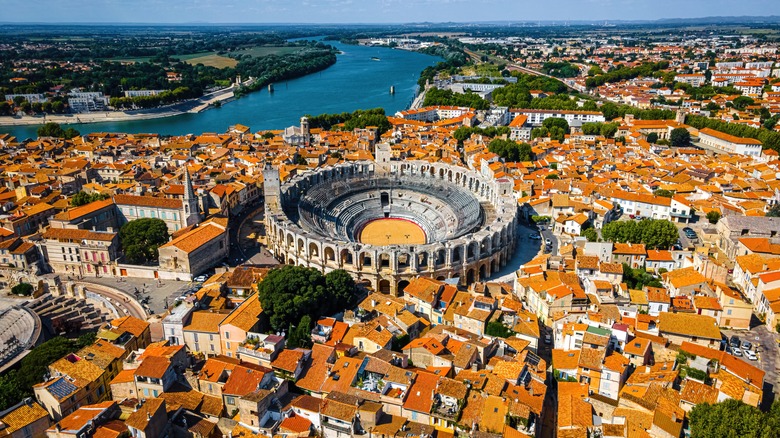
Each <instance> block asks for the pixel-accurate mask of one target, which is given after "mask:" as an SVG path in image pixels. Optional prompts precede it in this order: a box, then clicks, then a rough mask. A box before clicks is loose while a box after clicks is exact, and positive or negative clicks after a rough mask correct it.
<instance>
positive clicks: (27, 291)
mask: <svg viewBox="0 0 780 438" xmlns="http://www.w3.org/2000/svg"><path fill="white" fill-rule="evenodd" d="M33 290H35V288H34V287H33V285H31V284H30V283H19V284H17V285H16V286H14V287H12V288H11V293H12V294H14V295H19V296H23V297H27V296H30V295H32V293H33Z"/></svg>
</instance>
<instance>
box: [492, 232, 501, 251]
mask: <svg viewBox="0 0 780 438" xmlns="http://www.w3.org/2000/svg"><path fill="white" fill-rule="evenodd" d="M498 248H501V233H499V232H496V233H493V250H494V251H495V250H496V249H498Z"/></svg>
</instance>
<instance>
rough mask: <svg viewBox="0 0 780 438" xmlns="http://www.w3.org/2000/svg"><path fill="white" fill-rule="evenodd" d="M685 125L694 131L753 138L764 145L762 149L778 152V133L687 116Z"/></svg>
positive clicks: (779, 135)
mask: <svg viewBox="0 0 780 438" xmlns="http://www.w3.org/2000/svg"><path fill="white" fill-rule="evenodd" d="M685 123H686V124H688V125H691V126H693V127H694V128H696V129H702V128H710V129H714V130H716V131H720V132H724V133H726V134H729V135H734V136H737V137H745V138H754V139H756V140H758V141H760V142H761V143H763V144H764V149H774V150H776V151H780V132H776V131H770V130H768V129H766V128H753V127H751V126H748V125H745V124H741V123H727V122H724V121H722V120H716V119H710V118H707V117H703V116H693V115H689V116H687V117H686V118H685Z"/></svg>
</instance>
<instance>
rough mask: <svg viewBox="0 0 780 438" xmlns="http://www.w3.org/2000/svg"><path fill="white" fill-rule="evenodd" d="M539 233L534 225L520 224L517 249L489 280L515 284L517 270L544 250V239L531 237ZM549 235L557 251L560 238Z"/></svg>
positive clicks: (545, 236) (554, 249) (544, 236)
mask: <svg viewBox="0 0 780 438" xmlns="http://www.w3.org/2000/svg"><path fill="white" fill-rule="evenodd" d="M537 233H539V230H538V229H537V228H536V226H534V225H528V224H524V223H521V224H518V226H517V249H516V250H515V253H514V255H513V256H512V258H511V259H509V261H508V262H507V264H506V266H504V267H503V268H501V269H500V270H498V272H495V273H493V275H491V276H490V277H488V279H487V281H498V282H503V283H509V284H514V281H515V280H516V279H517V270H518V269H520V267H521V266H523V265H525V264H526V263H528V262H530V261H531V260H532V259H533V258H534V257H536V256H537V255H539V254H540V253H541V252H542V251H543V246H544V240H536V239H531V237H530V236H531V235H532V234H537ZM548 233H549V232H548ZM549 236H551V240H552V241H553V246H554V248H553V251H557V245H558V240H557V239H555V236H552V233H549ZM547 237H548V236H547V235H543V237H542V239H545V238H547ZM553 254H554V252H553Z"/></svg>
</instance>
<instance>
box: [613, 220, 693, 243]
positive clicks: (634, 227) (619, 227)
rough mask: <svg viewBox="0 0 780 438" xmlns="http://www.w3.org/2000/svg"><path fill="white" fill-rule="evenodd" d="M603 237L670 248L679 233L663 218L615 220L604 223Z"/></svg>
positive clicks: (620, 241)
mask: <svg viewBox="0 0 780 438" xmlns="http://www.w3.org/2000/svg"><path fill="white" fill-rule="evenodd" d="M601 237H602V238H603V239H604V240H607V241H610V242H619V243H643V244H645V245H646V246H647V248H648V249H669V248H670V247H671V246H672V245H674V244H675V242H677V239H678V238H679V234H678V231H677V227H675V226H674V224H673V223H671V222H669V221H667V220H663V219H642V220H641V221H638V222H637V221H614V222H610V223H608V224H606V225H604V228H602V230H601Z"/></svg>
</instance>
